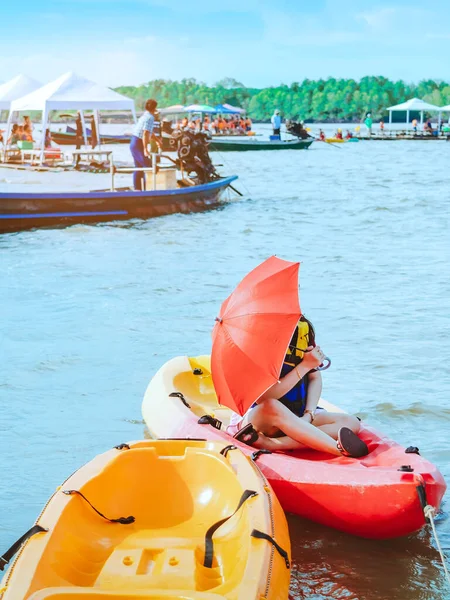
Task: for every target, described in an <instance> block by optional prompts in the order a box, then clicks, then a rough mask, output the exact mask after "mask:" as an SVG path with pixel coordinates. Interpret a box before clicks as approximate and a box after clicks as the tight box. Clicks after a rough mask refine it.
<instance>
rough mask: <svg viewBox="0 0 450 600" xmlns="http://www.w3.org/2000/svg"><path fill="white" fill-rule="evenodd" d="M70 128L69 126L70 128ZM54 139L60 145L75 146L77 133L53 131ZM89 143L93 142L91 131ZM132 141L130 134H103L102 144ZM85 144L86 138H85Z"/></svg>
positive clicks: (88, 137)
mask: <svg viewBox="0 0 450 600" xmlns="http://www.w3.org/2000/svg"><path fill="white" fill-rule="evenodd" d="M68 129H69V128H68ZM52 140H53V141H54V142H55V143H56V144H58V145H59V146H75V145H76V134H75V132H70V131H66V132H63V131H52ZM87 140H88V143H89V144H90V143H91V132H90V131H88V132H87ZM130 141H131V136H130V135H101V136H100V143H101V144H129V143H130ZM83 144H84V139H83Z"/></svg>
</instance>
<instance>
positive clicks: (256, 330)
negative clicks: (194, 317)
mask: <svg viewBox="0 0 450 600" xmlns="http://www.w3.org/2000/svg"><path fill="white" fill-rule="evenodd" d="M299 267H300V263H293V262H288V261H286V260H282V259H280V258H277V257H276V256H272V257H270V258H268V259H267V260H265V261H264V262H263V263H261V264H260V265H259V266H258V267H256V268H255V269H253V271H251V272H250V273H249V274H248V275H246V276H245V277H244V279H243V280H242V281H241V282H240V284H239V285H238V286H237V288H236V289H235V290H234V292H233V293H232V294H231V295H230V296H229V297H228V298H227V299H226V300H225V302H224V303H223V304H222V306H221V309H220V313H219V316H218V317H217V318H216V324H215V326H214V330H213V333H212V337H213V344H212V352H211V371H212V377H213V382H214V387H215V389H216V393H217V397H218V400H219V402H220V404H223V405H224V406H228V407H229V408H231V409H232V410H234V411H235V412H238V413H240V414H241V415H243V414H244V413H245V412H246V411H247V410H248V409H249V408H250V406H251V405H252V404H253V402H255V400H257V399H258V398H259V397H260V396H261V395H262V394H264V392H266V391H267V390H268V389H269V388H270V387H271V386H272V385H273V384H274V383H277V382H278V380H279V375H280V372H281V367H282V365H283V360H284V357H285V354H286V350H287V347H288V345H289V342H290V340H291V338H292V334H293V333H294V330H295V327H296V325H297V322H298V320H299V318H300V315H301V311H300V303H299V299H298V270H299Z"/></svg>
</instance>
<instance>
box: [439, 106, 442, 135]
mask: <svg viewBox="0 0 450 600" xmlns="http://www.w3.org/2000/svg"><path fill="white" fill-rule="evenodd" d="M438 115H439V117H438V132H439V131H440V130H441V121H442V111H441V110H440V111H439V113H438ZM438 135H439V133H438Z"/></svg>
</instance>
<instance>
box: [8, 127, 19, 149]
mask: <svg viewBox="0 0 450 600" xmlns="http://www.w3.org/2000/svg"><path fill="white" fill-rule="evenodd" d="M20 139H21V138H20V125H19V124H18V123H14V125H13V126H12V129H11V135H10V136H9V138H8V140H7V142H6V143H7V144H8V146H14V144H17V142H18V141H19V140H20Z"/></svg>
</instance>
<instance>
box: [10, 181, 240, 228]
mask: <svg viewBox="0 0 450 600" xmlns="http://www.w3.org/2000/svg"><path fill="white" fill-rule="evenodd" d="M236 179H237V176H236V175H233V176H231V177H222V178H220V179H217V180H216V181H212V182H209V183H204V184H200V185H191V186H189V185H188V184H185V183H184V180H179V181H178V186H179V187H177V188H176V189H168V190H166V189H164V190H158V189H157V190H151V191H150V190H148V191H144V192H136V191H132V190H129V189H128V188H127V189H119V190H116V191H92V192H63V193H56V194H55V193H40V194H36V193H27V192H2V193H0V233H6V232H11V231H20V230H23V229H32V228H35V227H49V226H55V225H59V226H61V225H73V224H75V223H98V222H102V221H113V220H114V221H115V220H117V219H121V220H127V219H148V218H150V217H158V216H160V215H167V214H171V213H188V212H195V211H200V210H205V209H208V208H213V207H215V206H217V205H218V204H219V203H220V201H221V197H222V195H223V192H224V191H225V190H226V189H227V188H228V186H229V185H230V184H231V183H232V182H233V181H235V180H236Z"/></svg>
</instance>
